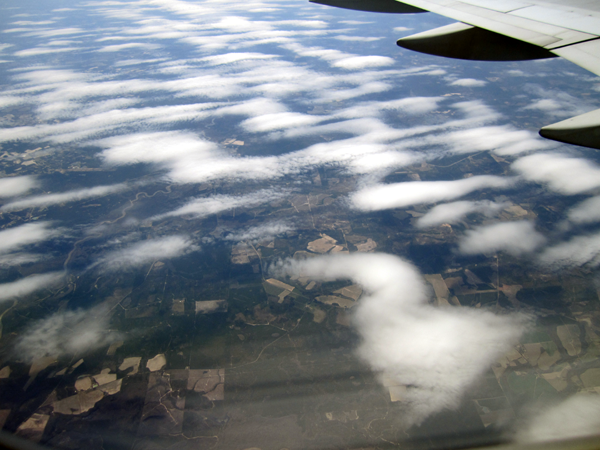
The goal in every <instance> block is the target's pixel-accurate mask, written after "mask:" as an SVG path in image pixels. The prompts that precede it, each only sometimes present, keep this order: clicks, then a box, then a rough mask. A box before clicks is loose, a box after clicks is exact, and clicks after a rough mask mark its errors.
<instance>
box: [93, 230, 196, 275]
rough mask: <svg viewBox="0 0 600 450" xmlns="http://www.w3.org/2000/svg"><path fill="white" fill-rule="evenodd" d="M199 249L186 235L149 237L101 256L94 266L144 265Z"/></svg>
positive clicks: (115, 268)
mask: <svg viewBox="0 0 600 450" xmlns="http://www.w3.org/2000/svg"><path fill="white" fill-rule="evenodd" d="M197 250H199V247H198V246H196V245H195V244H194V243H193V241H192V240H191V239H190V238H189V237H188V236H184V235H174V236H167V237H161V238H156V239H148V240H146V241H140V242H137V243H135V244H131V245H128V246H127V247H125V248H122V249H120V250H113V251H111V252H109V253H107V254H106V255H104V256H103V257H102V258H100V259H99V260H98V261H97V262H96V263H94V264H93V265H92V267H95V266H98V265H99V266H100V267H101V268H102V269H103V270H105V271H115V270H119V269H123V268H128V267H136V266H142V265H144V264H148V263H151V262H153V261H156V260H158V259H163V258H164V259H170V258H177V257H179V256H182V255H185V254H188V253H191V252H194V251H197Z"/></svg>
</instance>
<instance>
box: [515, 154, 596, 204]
mask: <svg viewBox="0 0 600 450" xmlns="http://www.w3.org/2000/svg"><path fill="white" fill-rule="evenodd" d="M512 168H513V169H514V170H515V171H517V172H518V173H520V174H521V175H522V176H523V177H524V178H525V179H527V180H531V181H535V182H537V183H543V184H545V185H547V186H548V187H549V188H550V189H552V190H553V191H556V192H559V193H561V194H567V195H573V194H582V193H585V192H589V191H591V190H593V189H597V188H598V187H600V167H598V166H597V165H596V164H594V163H593V162H591V161H590V160H587V159H584V158H573V157H570V156H567V155H561V154H553V153H537V154H534V155H529V156H524V157H523V158H519V159H517V160H516V161H515V162H514V163H513V164H512Z"/></svg>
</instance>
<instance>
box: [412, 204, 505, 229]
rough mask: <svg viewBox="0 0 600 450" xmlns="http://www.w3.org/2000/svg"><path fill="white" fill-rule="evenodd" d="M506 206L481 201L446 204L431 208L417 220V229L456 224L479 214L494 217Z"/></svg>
mask: <svg viewBox="0 0 600 450" xmlns="http://www.w3.org/2000/svg"><path fill="white" fill-rule="evenodd" d="M504 206H505V205H503V204H498V203H494V202H491V201H489V200H481V201H476V202H473V201H459V202H452V203H445V204H442V205H437V206H434V207H433V208H431V209H430V210H429V211H428V212H427V214H425V215H424V216H422V217H420V218H419V219H418V220H417V227H419V228H427V227H434V226H436V225H441V224H443V223H456V222H459V221H460V220H462V219H463V218H464V217H465V216H466V215H468V214H471V213H474V212H479V213H483V214H485V215H488V216H490V215H492V214H494V213H496V212H497V211H499V210H500V209H502V208H503V207H504Z"/></svg>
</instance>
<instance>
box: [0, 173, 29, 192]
mask: <svg viewBox="0 0 600 450" xmlns="http://www.w3.org/2000/svg"><path fill="white" fill-rule="evenodd" d="M37 186H38V182H37V181H36V179H35V177H32V176H30V175H27V176H23V177H8V178H0V197H14V196H17V195H22V194H24V193H26V192H27V191H29V190H31V189H33V188H35V187H37Z"/></svg>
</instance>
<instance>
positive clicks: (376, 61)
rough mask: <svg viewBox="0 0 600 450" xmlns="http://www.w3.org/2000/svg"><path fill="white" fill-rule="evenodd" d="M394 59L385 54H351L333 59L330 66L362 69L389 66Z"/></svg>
mask: <svg viewBox="0 0 600 450" xmlns="http://www.w3.org/2000/svg"><path fill="white" fill-rule="evenodd" d="M394 63H395V61H394V60H393V59H392V58H388V57H387V56H352V57H350V58H342V59H338V60H337V61H335V62H334V63H333V64H332V66H334V67H341V68H343V69H349V70H351V69H364V68H367V67H382V66H391V65H392V64H394Z"/></svg>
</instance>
